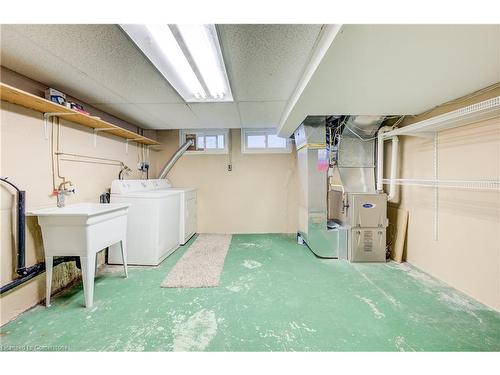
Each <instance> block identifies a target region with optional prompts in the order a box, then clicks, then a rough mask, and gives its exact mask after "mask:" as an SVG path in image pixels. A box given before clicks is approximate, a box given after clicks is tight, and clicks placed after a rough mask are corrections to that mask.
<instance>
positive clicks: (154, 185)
mask: <svg viewBox="0 0 500 375" xmlns="http://www.w3.org/2000/svg"><path fill="white" fill-rule="evenodd" d="M170 187H172V185H170V182H169V181H168V180H165V179H162V180H114V181H113V182H112V183H111V194H126V193H138V192H142V191H151V190H160V189H168V188H170Z"/></svg>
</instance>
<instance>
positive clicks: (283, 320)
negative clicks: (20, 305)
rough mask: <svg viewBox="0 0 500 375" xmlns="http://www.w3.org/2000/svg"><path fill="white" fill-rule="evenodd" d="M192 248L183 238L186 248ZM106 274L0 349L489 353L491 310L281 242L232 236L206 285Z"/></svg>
mask: <svg viewBox="0 0 500 375" xmlns="http://www.w3.org/2000/svg"><path fill="white" fill-rule="evenodd" d="M190 243H192V241H191V242H190ZM188 246H189V244H188V245H187V246H183V247H182V248H181V249H179V250H178V251H176V252H175V253H174V254H173V255H172V256H170V257H169V258H167V259H166V260H165V261H164V262H163V263H162V264H161V265H160V266H159V267H130V268H129V278H128V279H124V278H123V277H122V272H121V270H122V269H121V267H108V268H107V269H106V270H105V271H104V272H101V273H100V274H99V275H98V276H97V277H96V280H95V292H94V293H95V301H94V307H93V308H92V309H85V308H82V303H83V290H82V286H81V284H77V285H75V286H74V287H72V288H71V289H69V290H66V291H65V292H64V293H62V294H60V295H59V296H56V297H55V298H54V299H53V304H52V306H51V307H50V308H49V309H46V308H45V307H43V306H37V307H36V308H34V309H32V310H30V311H28V312H26V313H24V314H22V315H21V316H19V317H18V318H17V319H16V320H14V321H12V322H10V323H8V324H6V325H5V326H3V327H2V328H1V329H0V341H1V350H3V351H6V350H51V351H59V350H60V351H123V350H127V351H172V350H174V351H499V350H500V314H499V313H497V312H495V311H493V310H491V309H488V308H487V307H486V306H484V305H481V304H480V303H478V302H476V301H474V300H472V299H470V298H468V297H467V296H465V295H463V294H462V293H460V292H458V291H456V290H454V289H452V288H450V287H448V286H447V285H445V284H443V283H441V282H439V281H438V280H436V279H434V278H432V277H430V276H429V275H427V274H425V273H423V272H421V271H419V270H417V269H416V268H414V267H412V266H410V265H408V264H396V263H387V264H349V263H347V262H343V261H338V260H325V259H318V258H316V257H314V255H313V254H312V253H311V252H310V251H309V250H308V249H307V247H304V246H300V245H297V244H296V243H295V239H294V236H289V235H279V234H275V235H234V236H233V239H232V242H231V246H230V249H229V253H228V256H227V258H226V261H225V265H224V270H223V273H222V275H221V282H220V285H219V287H216V288H188V289H175V288H171V289H167V288H161V287H160V283H161V282H162V280H163V279H164V278H165V275H166V274H167V273H168V271H169V270H170V269H171V268H172V267H173V266H174V265H175V263H176V262H177V260H178V259H180V257H181V256H182V255H183V253H184V252H185V251H186V249H187V247H188Z"/></svg>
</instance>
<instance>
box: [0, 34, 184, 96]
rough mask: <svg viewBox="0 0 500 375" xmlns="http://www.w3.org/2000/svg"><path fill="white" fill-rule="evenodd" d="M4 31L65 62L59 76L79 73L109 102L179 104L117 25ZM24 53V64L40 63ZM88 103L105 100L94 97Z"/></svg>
mask: <svg viewBox="0 0 500 375" xmlns="http://www.w3.org/2000/svg"><path fill="white" fill-rule="evenodd" d="M3 28H6V29H12V30H13V31H15V32H17V33H19V34H22V35H23V36H25V37H26V38H29V40H31V41H32V42H33V43H35V44H37V45H38V46H39V47H40V48H41V49H43V50H44V52H45V53H46V54H47V53H50V54H52V55H53V56H54V57H55V58H56V59H58V60H61V61H65V62H67V65H68V67H72V68H73V69H72V70H71V71H68V70H65V71H63V72H61V73H60V75H61V76H62V77H64V78H68V77H69V75H70V74H75V73H76V72H77V71H79V72H80V73H83V74H86V75H88V76H89V77H91V78H92V79H94V80H95V81H97V82H99V83H100V84H101V85H102V86H103V87H104V88H106V89H107V90H109V91H112V92H113V93H114V94H115V96H117V97H118V98H119V99H110V100H108V102H110V103H130V102H134V103H180V102H182V99H181V98H180V96H179V95H178V94H177V93H176V91H175V90H174V89H173V88H172V87H171V86H170V84H169V83H168V82H167V81H166V80H165V79H164V78H163V76H162V75H161V74H160V73H159V72H158V71H157V70H156V69H155V68H154V67H153V66H152V64H151V63H150V62H149V60H147V58H146V57H144V55H143V54H142V53H141V52H140V51H139V50H138V49H137V47H136V46H135V45H134V44H133V43H132V42H131V41H130V40H129V39H128V38H127V36H126V35H125V34H124V33H123V32H122V31H121V29H120V28H119V27H118V26H117V25H8V26H5V25H4V26H3V27H2V29H3ZM2 48H3V47H2ZM26 54H27V55H28V57H30V58H29V59H28V60H26V61H31V62H32V64H33V65H35V64H37V65H38V64H39V62H38V60H37V57H38V54H37V55H31V56H30V53H29V51H26ZM43 67H44V68H46V66H43ZM14 70H15V69H14ZM32 78H34V79H37V80H38V78H37V77H32ZM74 89H78V88H76V87H75V88H74ZM80 89H83V90H85V89H86V88H85V87H83V88H80ZM86 91H88V92H89V94H90V93H91V91H90V90H86ZM91 102H92V103H93V102H96V103H103V102H104V101H103V100H102V99H101V98H99V99H97V98H96V99H95V100H91Z"/></svg>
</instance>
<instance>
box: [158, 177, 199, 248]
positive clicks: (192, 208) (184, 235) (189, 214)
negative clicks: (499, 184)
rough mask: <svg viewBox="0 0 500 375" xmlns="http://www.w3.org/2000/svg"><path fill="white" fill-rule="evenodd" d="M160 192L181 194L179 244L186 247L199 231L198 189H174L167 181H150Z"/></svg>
mask: <svg viewBox="0 0 500 375" xmlns="http://www.w3.org/2000/svg"><path fill="white" fill-rule="evenodd" d="M149 181H151V182H152V184H153V185H154V186H155V188H156V189H157V190H158V191H164V190H168V191H176V192H178V193H180V201H181V207H180V217H179V221H180V225H179V243H180V244H181V245H184V244H185V243H186V242H188V241H189V239H190V238H191V237H193V236H194V235H195V234H196V231H197V230H198V224H197V223H198V218H197V213H196V212H197V210H198V207H197V199H198V198H197V189H196V188H174V187H172V184H171V183H170V181H169V180H167V179H159V180H149Z"/></svg>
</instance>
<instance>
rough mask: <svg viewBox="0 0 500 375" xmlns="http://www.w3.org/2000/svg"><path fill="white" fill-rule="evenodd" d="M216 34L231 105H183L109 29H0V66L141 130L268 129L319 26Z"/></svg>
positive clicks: (224, 28)
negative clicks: (59, 91)
mask: <svg viewBox="0 0 500 375" xmlns="http://www.w3.org/2000/svg"><path fill="white" fill-rule="evenodd" d="M218 29H219V33H220V36H221V43H222V49H223V51H224V57H225V62H226V66H227V70H228V75H229V78H230V81H231V86H232V90H233V95H234V96H235V99H236V100H235V102H233V103H189V104H186V103H184V102H183V101H182V98H181V97H180V96H179V95H178V94H177V92H176V91H175V90H174V89H173V88H172V87H171V86H170V84H169V83H168V82H167V81H166V80H165V79H164V77H163V76H162V75H161V74H160V73H159V72H158V71H157V70H156V69H155V68H154V66H153V65H152V64H151V63H150V62H149V60H148V59H147V58H146V57H145V56H144V55H143V54H142V52H141V51H139V50H138V48H137V47H136V46H135V45H134V44H133V42H132V41H130V40H129V39H128V37H127V36H126V35H125V33H124V32H123V31H122V30H121V29H120V28H119V26H117V25H2V26H1V31H2V33H1V42H2V50H1V58H2V65H4V66H5V67H7V68H9V69H11V70H14V71H16V72H18V73H20V74H23V75H25V76H28V77H29V78H32V79H34V80H37V81H39V82H42V83H44V84H46V85H48V86H51V87H55V88H57V89H60V90H61V91H63V92H66V93H68V94H69V95H71V96H74V97H77V98H79V99H80V100H82V101H84V102H87V103H89V104H91V105H93V106H94V107H96V108H99V109H101V110H103V111H106V112H109V113H110V114H112V115H114V116H117V117H121V118H123V119H124V120H127V121H130V122H133V123H135V124H137V125H139V126H142V127H144V128H151V129H179V128H191V127H193V128H196V127H211V128H239V127H276V126H277V125H278V123H279V119H280V116H281V112H282V111H283V108H284V104H285V102H286V101H287V100H288V98H289V97H290V95H291V93H292V91H293V90H294V88H295V85H296V84H297V81H298V80H299V78H300V76H301V74H302V72H303V70H304V68H305V65H306V64H307V61H308V59H309V56H310V54H311V51H312V49H313V47H314V43H315V40H316V38H317V37H318V34H319V32H320V30H321V25H218Z"/></svg>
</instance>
